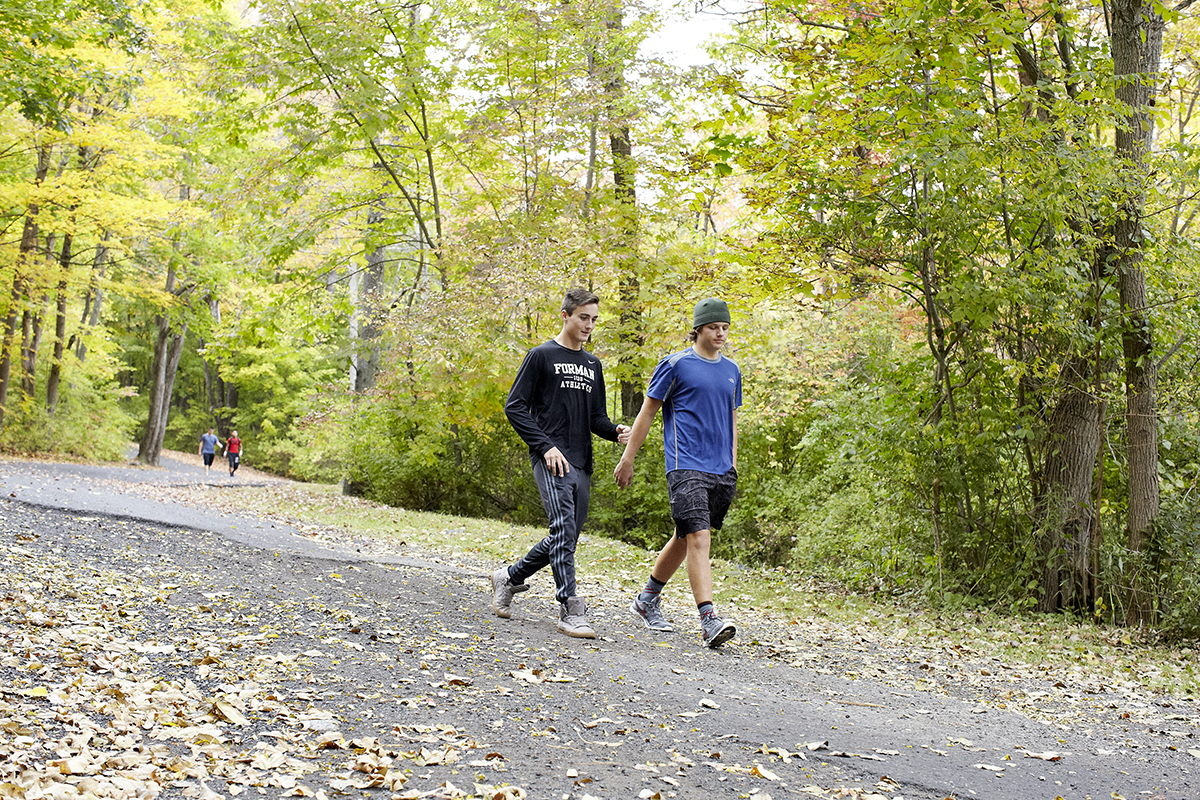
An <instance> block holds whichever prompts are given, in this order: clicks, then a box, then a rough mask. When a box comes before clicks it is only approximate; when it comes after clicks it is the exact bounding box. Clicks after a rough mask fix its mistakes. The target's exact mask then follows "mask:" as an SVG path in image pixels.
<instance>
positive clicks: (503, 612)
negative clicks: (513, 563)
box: [492, 567, 529, 619]
mask: <svg viewBox="0 0 1200 800" xmlns="http://www.w3.org/2000/svg"><path fill="white" fill-rule="evenodd" d="M528 590H529V584H527V583H513V582H512V581H511V580H509V579H508V567H501V568H500V569H498V570H496V571H495V572H493V573H492V608H494V609H496V616H497V617H500V618H502V619H508V618H509V617H511V616H512V599H513V595H515V594H517V593H518V592H525V591H528Z"/></svg>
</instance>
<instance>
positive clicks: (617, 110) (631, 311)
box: [604, 5, 644, 418]
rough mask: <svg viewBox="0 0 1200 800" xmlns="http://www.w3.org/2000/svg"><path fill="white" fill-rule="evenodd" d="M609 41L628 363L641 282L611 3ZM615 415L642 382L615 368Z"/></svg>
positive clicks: (636, 345)
mask: <svg viewBox="0 0 1200 800" xmlns="http://www.w3.org/2000/svg"><path fill="white" fill-rule="evenodd" d="M606 27H607V28H608V31H609V34H610V38H609V46H608V49H607V55H606V58H607V60H608V63H607V64H605V65H604V72H605V73H606V80H605V84H604V94H605V102H606V105H607V107H608V115H609V124H610V125H611V128H610V131H609V136H608V143H609V150H610V151H611V153H612V170H613V195H614V197H615V199H616V201H617V226H618V230H617V239H618V241H619V245H618V252H617V254H616V255H617V262H618V269H619V272H620V279H619V280H618V282H617V285H618V292H619V295H620V296H619V298H616V300H617V301H618V302H619V303H620V305H621V326H620V327H621V332H620V339H621V343H622V347H621V360H622V361H625V362H626V363H628V362H629V361H630V360H631V359H632V358H633V357H634V356H636V354H637V352H638V350H639V349H640V348H641V345H642V343H643V339H644V336H643V334H642V303H641V300H640V295H641V282H640V281H639V279H638V254H637V243H638V228H639V225H638V210H637V196H636V192H635V184H636V179H637V170H636V166H635V164H634V161H633V143H632V141H631V140H630V136H629V125H628V124H627V123H626V122H625V121H624V120H625V109H624V107H623V106H624V103H625V67H624V64H623V62H622V56H621V49H622V48H621V47H620V45H619V42H618V41H616V40H617V39H619V38H620V36H621V34H622V31H623V30H624V23H623V21H622V18H621V9H620V7H619V6H616V5H614V6H613V8H612V9H611V11H610V15H609V18H608V21H607V23H606ZM620 371H621V372H622V373H623V374H622V377H621V414H622V415H623V416H625V417H627V418H629V417H634V416H637V413H638V410H639V409H640V408H641V406H642V381H641V380H640V379H631V377H630V375H629V374H628V373H629V371H630V370H627V369H622V370H620Z"/></svg>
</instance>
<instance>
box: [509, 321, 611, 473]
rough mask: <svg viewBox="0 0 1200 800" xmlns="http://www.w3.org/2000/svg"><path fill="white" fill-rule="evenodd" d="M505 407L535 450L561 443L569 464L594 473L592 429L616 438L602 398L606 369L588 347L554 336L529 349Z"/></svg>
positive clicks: (538, 452) (538, 453) (535, 453)
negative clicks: (576, 347) (571, 344)
mask: <svg viewBox="0 0 1200 800" xmlns="http://www.w3.org/2000/svg"><path fill="white" fill-rule="evenodd" d="M504 413H505V415H506V416H507V417H508V421H509V422H510V423H512V426H513V428H515V429H516V431H517V433H518V434H519V435H520V437H521V438H522V439H523V440H524V441H525V444H527V445H529V452H530V454H531V455H533V456H535V457H537V458H541V457H542V456H544V455H545V454H546V452H547V451H548V450H550V448H552V447H557V448H558V449H559V450H560V451H561V452H562V454H563V455H564V456H565V457H566V459H567V461H569V462H571V466H573V467H575V468H577V469H582V470H583V471H584V472H586V473H588V474H589V475H590V474H591V473H592V434H593V433H594V434H596V435H597V436H599V437H601V438H602V439H608V440H609V441H612V442H615V441H616V440H617V426H616V425H615V424H613V422H612V420H610V419H609V418H608V411H607V409H606V408H605V401H604V370H603V369H602V368H601V366H600V359H598V358H596V357H595V356H594V355H592V354H591V353H589V352H587V351H586V350H583V349H580V350H572V349H570V348H569V347H563V346H562V345H561V344H559V343H558V342H556V341H554V340H553V339H551V340H550V341H548V342H546V343H545V344H540V345H538V346H537V347H535V348H533V349H532V350H530V351H529V352H528V353H526V354H525V360H524V361H523V362H521V368H520V369H519V370H517V377H516V379H515V380H514V381H513V385H512V389H510V390H509V392H508V402H507V403H505V405H504Z"/></svg>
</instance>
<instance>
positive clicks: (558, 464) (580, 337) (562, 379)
mask: <svg viewBox="0 0 1200 800" xmlns="http://www.w3.org/2000/svg"><path fill="white" fill-rule="evenodd" d="M560 313H561V315H562V330H561V331H559V333H558V335H557V336H555V337H554V338H553V339H551V340H550V341H548V342H545V343H544V344H541V345H538V346H537V347H535V348H533V349H532V350H530V351H529V352H528V353H526V354H525V360H524V361H523V362H522V364H521V368H520V369H519V370H518V371H517V377H516V379H515V380H514V381H513V385H512V389H511V390H510V391H509V393H508V402H507V403H506V404H505V406H504V413H505V415H506V416H507V417H508V421H509V422H510V423H511V424H512V426H513V428H515V429H516V431H517V433H518V434H519V435H520V437H521V439H522V440H524V442H525V444H527V445H528V446H529V459H530V461H531V462H532V464H533V477H534V480H535V481H536V482H537V487H538V491H539V492H540V493H541V496H542V506H543V507H544V508H545V509H546V516H547V517H549V519H550V532H549V533H548V534H547V535H546V537H545V538H544V539H542V540H541V541H540V542H538V543H537V544H536V545H534V546H533V548H532V549H530V551H529V552H528V553H527V554H526V555H525V556H524V558H522V559H521V560H519V561H518V562H517V563H516V564H513V565H512V566H507V567H500V568H499V569H497V570H496V571H495V572H493V573H492V608H494V609H495V611H496V616H498V617H502V618H504V619H508V618H509V617H511V616H512V600H513V596H514V595H516V594H517V593H519V592H523V591H525V590H526V589H528V588H529V585H528V584H526V583H525V580H526V579H527V578H529V576H531V575H533V573H535V572H537V571H538V570H540V569H542V568H543V567H546V566H549V567H550V570H551V572H552V573H553V574H554V586H555V598H556V599H557V600H558V603H559V618H558V629H559V630H560V631H562V632H563V633H565V634H566V635H567V636H575V637H579V638H585V639H594V638H595V637H596V632H595V631H594V630H592V628H591V627H590V626H589V625H588V622H587V605H586V603H585V601H584V599H583V598H582V597H578V596H577V595H576V587H575V546H576V545H577V544H578V542H579V531H580V529H581V528H582V527H583V523H584V522H585V521H586V520H587V512H588V500H589V496H590V493H591V476H592V435H593V434H595V435H596V436H599V437H601V438H603V439H608V440H609V441H614V442H621V443H624V442H627V441H628V440H629V431H630V428H629V427H628V426H626V425H614V424H613V422H612V420H610V419H609V418H608V411H607V410H606V408H605V402H604V371H603V369H602V368H601V366H600V359H598V358H596V357H595V356H594V355H592V354H591V353H589V352H587V351H586V350H584V349H583V345H584V344H585V343H586V342H587V340H588V338H589V337H590V336H591V335H592V330H593V328H595V326H596V320H597V318H598V316H599V313H600V298H599V297H597V296H596V295H595V294H593V293H592V292H589V291H587V290H586V289H572V290H570V291H569V292H567V294H566V296H565V297H564V298H563V303H562V310H561V312H560Z"/></svg>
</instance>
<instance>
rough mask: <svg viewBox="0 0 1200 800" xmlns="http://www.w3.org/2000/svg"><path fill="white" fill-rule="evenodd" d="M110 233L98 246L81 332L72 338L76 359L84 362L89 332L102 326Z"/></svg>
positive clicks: (105, 235) (106, 233)
mask: <svg viewBox="0 0 1200 800" xmlns="http://www.w3.org/2000/svg"><path fill="white" fill-rule="evenodd" d="M111 235H112V234H111V233H110V232H109V231H105V232H104V239H103V240H102V241H101V243H100V244H99V245H97V246H96V257H95V259H93V261H92V277H91V280H90V281H89V283H88V290H87V295H86V296H85V297H84V299H83V313H82V314H81V315H80V316H79V327H80V331H79V333H78V334H77V335H74V336H72V342H73V343H74V349H75V357H76V358H78V359H79V360H80V362H82V361H84V360H85V359H86V358H87V331H88V330H91V329H94V328H95V327H96V326H97V325H99V324H100V307H101V305H102V304H103V303H104V285H103V280H104V270H105V267H106V265H107V263H108V247H107V245H106V244H104V243H105V242H107V241H108V240H109V237H111Z"/></svg>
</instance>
